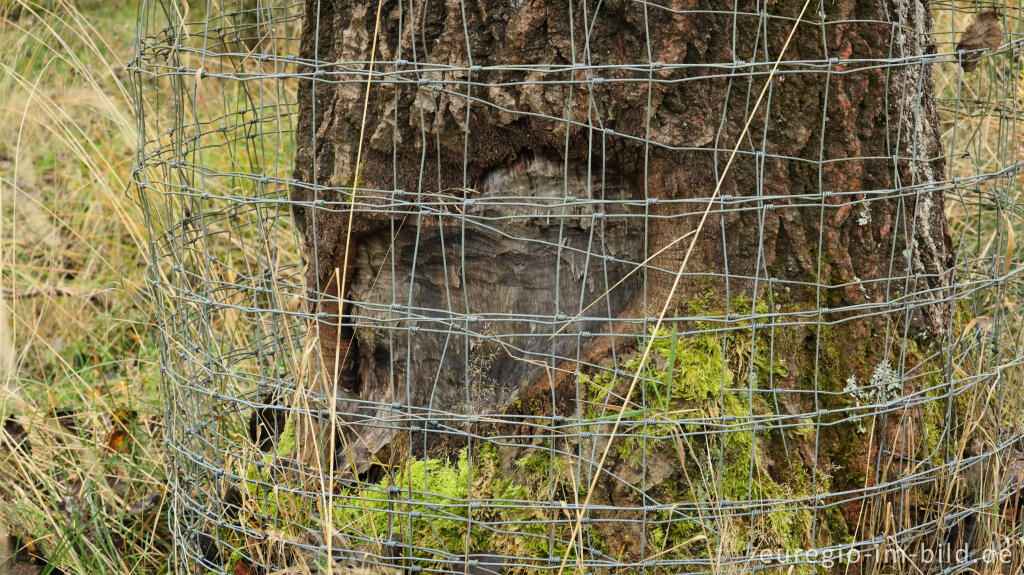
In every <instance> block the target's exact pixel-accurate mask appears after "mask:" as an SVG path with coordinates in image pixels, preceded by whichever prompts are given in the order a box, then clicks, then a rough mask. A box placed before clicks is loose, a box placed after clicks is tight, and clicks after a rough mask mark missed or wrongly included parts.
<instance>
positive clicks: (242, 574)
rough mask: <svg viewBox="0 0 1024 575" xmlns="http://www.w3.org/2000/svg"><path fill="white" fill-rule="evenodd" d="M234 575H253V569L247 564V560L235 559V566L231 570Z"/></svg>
mask: <svg viewBox="0 0 1024 575" xmlns="http://www.w3.org/2000/svg"><path fill="white" fill-rule="evenodd" d="M231 573H232V575H252V569H250V568H249V566H248V565H246V564H245V561H244V560H242V559H239V560H238V561H235V568H234V569H232V570H231Z"/></svg>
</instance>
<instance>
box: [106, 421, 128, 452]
mask: <svg viewBox="0 0 1024 575" xmlns="http://www.w3.org/2000/svg"><path fill="white" fill-rule="evenodd" d="M126 443H128V432H127V431H125V430H124V429H122V428H120V427H115V428H114V429H111V430H110V435H108V436H107V449H109V450H110V451H113V452H114V453H117V452H118V451H121V450H122V449H124V446H125V444H126Z"/></svg>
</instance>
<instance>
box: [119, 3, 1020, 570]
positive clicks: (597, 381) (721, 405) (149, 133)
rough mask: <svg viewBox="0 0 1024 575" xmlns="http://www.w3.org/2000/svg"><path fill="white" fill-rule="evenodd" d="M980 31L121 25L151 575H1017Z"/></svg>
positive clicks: (989, 102)
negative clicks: (163, 515)
mask: <svg viewBox="0 0 1024 575" xmlns="http://www.w3.org/2000/svg"><path fill="white" fill-rule="evenodd" d="M993 8H994V9H993ZM986 14H988V16H986ZM1021 17H1022V13H1021V9H1020V7H1017V6H1014V5H1012V4H1006V5H995V6H990V5H985V6H982V5H977V4H969V3H949V2H933V3H932V4H931V5H928V4H927V3H924V4H921V3H916V2H907V1H906V0H895V1H892V2H885V1H880V2H876V3H858V2H834V3H824V4H819V3H814V2H810V1H807V2H802V1H801V2H774V3H760V2H737V3H734V4H731V5H728V6H726V5H724V4H718V5H716V4H714V3H707V4H704V3H699V2H670V3H667V4H658V3H653V2H614V1H608V0H603V1H601V0H599V1H596V2H589V1H571V2H568V3H551V4H547V3H530V2H512V3H492V2H488V1H486V0H481V1H480V2H476V3H460V2H455V1H454V0H453V1H445V2H440V1H435V2H432V3H431V2H427V1H421V0H410V1H409V2H392V1H390V0H389V1H383V0H381V1H380V2H378V3H376V4H374V3H366V4H357V3H351V2H342V1H340V0H338V1H330V0H308V1H307V2H305V3H303V2H296V3H285V2H282V3H275V2H272V1H270V0H239V1H237V2H234V3H232V2H221V3H207V5H206V6H191V5H190V4H189V3H186V2H178V1H176V0H145V1H144V2H142V3H141V4H140V24H139V43H138V51H137V54H136V56H135V58H134V59H133V60H132V61H131V62H130V63H129V64H128V68H129V70H130V71H131V72H132V76H133V79H134V86H135V94H136V99H137V102H138V109H137V111H138V117H139V124H138V129H139V132H140V135H141V137H140V142H142V145H141V148H140V150H139V161H138V167H137V169H136V172H135V177H134V181H135V183H136V193H137V195H138V196H137V197H138V201H139V203H140V205H141V207H142V208H143V210H144V212H145V214H146V217H147V222H148V228H149V232H150V239H151V249H152V252H151V254H150V257H151V261H152V265H151V267H150V279H151V282H152V285H153V289H154V293H155V295H156V297H157V300H158V302H159V304H160V306H159V307H160V309H161V316H160V318H159V327H160V333H161V339H162V344H163V347H162V348H163V358H162V360H163V368H164V378H165V390H166V399H167V411H166V423H167V427H166V444H167V449H168V451H169V454H170V476H169V477H170V479H169V485H168V489H169V491H170V492H171V493H172V494H173V497H172V503H171V528H172V531H173V533H174V536H175V538H176V540H175V551H174V557H173V559H172V562H173V565H172V569H173V570H174V571H175V572H179V573H204V572H215V573H226V572H233V573H252V572H267V573H270V572H348V573H352V572H374V573H376V572H380V573H398V572H432V573H477V574H480V573H540V572H549V573H562V572H564V571H566V570H569V571H573V572H578V573H588V574H589V573H613V572H614V573H623V572H641V573H648V572H649V573H668V572H686V573H720V572H736V571H755V570H769V571H776V572H785V573H810V572H826V571H832V570H836V571H838V570H841V571H842V572H852V573H875V572H910V571H916V570H920V571H921V572H956V571H959V570H963V569H976V570H978V571H982V572H1005V571H1004V570H1005V569H1013V568H1019V565H1020V562H1021V560H1022V558H1021V552H1020V549H1019V541H1020V540H1019V539H1018V538H1019V537H1020V536H1021V530H1020V528H1019V526H1018V524H1017V508H1018V505H1017V494H1018V492H1019V490H1020V483H1019V481H1018V476H1019V474H1020V473H1021V472H1022V470H1024V453H1022V451H1021V449H1022V446H1021V444H1020V440H1021V438H1022V433H1024V431H1022V428H1021V423H1022V421H1021V415H1022V412H1024V410H1022V405H1021V401H1020V393H1021V391H1022V388H1024V382H1022V378H1021V373H1020V371H1019V368H1018V366H1017V364H1018V363H1019V360H1020V358H1021V352H1022V348H1021V342H1020V338H1021V330H1020V326H1021V318H1020V311H1019V308H1018V304H1019V301H1020V300H1019V295H1020V289H1021V270H1022V267H1021V266H1022V261H1021V257H1020V255H1019V254H1018V253H1017V251H1016V250H1015V249H1014V245H1015V244H1014V238H1015V233H1014V230H1015V229H1019V228H1020V222H1021V209H1020V207H1019V205H1018V204H1017V203H1016V199H1017V196H1018V194H1019V193H1020V190H1021V183H1020V180H1019V177H1018V172H1019V166H1020V163H1021V161H1022V157H1021V154H1020V141H1019V135H1018V133H1017V125H1018V122H1019V121H1020V118H1021V110H1020V107H1021V105H1022V100H1024V89H1022V88H1021V47H1022V38H1024V34H1022V32H1024V25H1022V19H1021ZM972 22H973V23H974V24H975V25H974V26H973V27H971V28H969V27H968V26H969V25H971V24H972ZM985 26H987V28H985V29H983V27H985ZM972 30H973V31H972ZM994 30H998V34H996V33H995V32H994ZM972 34H973V36H971V35H972ZM994 36H997V37H995V39H994V40H993V37H994ZM972 37H973V38H974V41H975V43H974V44H971V43H970V42H968V40H969V39H970V38H972ZM975 46H976V48H975ZM1014 566H1016V567H1014Z"/></svg>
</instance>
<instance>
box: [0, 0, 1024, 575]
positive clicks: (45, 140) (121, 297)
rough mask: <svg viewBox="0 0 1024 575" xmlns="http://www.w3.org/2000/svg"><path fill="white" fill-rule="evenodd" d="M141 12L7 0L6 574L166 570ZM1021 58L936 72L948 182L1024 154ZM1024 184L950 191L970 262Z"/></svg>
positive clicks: (1009, 238) (977, 323) (2, 523)
mask: <svg viewBox="0 0 1024 575" xmlns="http://www.w3.org/2000/svg"><path fill="white" fill-rule="evenodd" d="M135 10H136V4H135V3H131V2H128V3H120V2H107V1H104V0H87V1H83V0H80V1H77V2H69V1H68V0H52V1H50V2H47V3H46V6H45V7H43V6H38V5H35V4H25V3H23V2H22V1H21V0H0V11H6V14H7V15H6V16H5V17H4V18H3V20H0V270H2V274H0V296H2V298H0V421H2V422H3V431H2V432H0V442H2V446H0V572H2V571H3V562H4V561H5V559H10V557H7V555H11V556H14V559H15V560H16V561H17V563H18V564H19V565H20V567H19V568H20V569H24V570H25V571H24V572H26V573H32V572H45V571H46V570H49V569H53V571H52V572H65V573H135V572H160V571H162V570H165V569H166V565H167V553H168V552H169V549H170V542H169V541H168V536H167V532H166V529H167V527H166V512H165V509H166V506H165V499H164V491H163V490H164V487H165V484H164V481H163V475H162V474H163V466H162V464H163V457H164V452H163V448H162V444H161V441H162V429H161V424H160V421H161V406H160V402H159V391H160V388H159V386H160V380H159V360H160V358H159V347H158V344H157V342H156V338H155V333H154V331H155V330H154V329H153V328H152V326H151V325H150V322H151V318H152V317H153V316H154V314H153V312H154V310H153V309H152V306H153V304H152V303H151V301H152V300H151V299H150V296H149V294H148V292H147V287H146V283H145V276H144V273H145V262H144V254H145V253H146V247H145V245H144V237H143V236H144V229H145V223H144V221H143V220H142V215H141V212H140V210H139V209H138V207H137V206H136V205H135V203H134V202H133V200H132V194H133V193H134V191H133V190H132V189H131V188H130V186H129V175H130V171H131V167H132V162H133V161H134V159H135V152H136V148H137V142H136V126H135V120H134V119H133V118H132V117H131V110H132V109H133V104H132V102H131V98H130V91H129V89H128V87H127V86H126V76H125V74H124V73H123V71H122V70H123V66H124V62H125V61H126V60H127V59H129V58H130V57H131V54H132V52H133V49H134V48H133V41H134V38H135V33H136V22H135V20H136V14H135ZM1013 10H1014V12H1013V13H1012V14H1011V15H1012V16H1014V17H1016V20H1014V22H1016V25H1017V26H1020V17H1021V16H1022V15H1021V13H1020V12H1021V9H1020V8H1014V9H1013ZM969 13H970V10H969V9H965V10H964V11H963V12H959V13H958V14H957V15H956V22H955V27H954V26H953V24H954V22H953V21H952V13H951V11H950V9H949V8H948V6H947V7H942V6H938V7H936V16H937V24H936V29H937V30H939V31H940V32H939V33H938V34H937V38H936V40H937V42H938V47H937V50H938V51H939V52H948V51H950V50H951V49H952V46H953V45H954V44H955V41H956V36H955V35H954V34H953V33H952V32H950V30H953V29H955V30H963V29H964V28H965V27H966V25H967V23H968V20H969V16H968V14H969ZM1011 37H1014V38H1015V37H1019V36H1011ZM1019 58H1020V52H1019V50H1018V51H1017V52H1016V53H1008V54H1002V55H999V56H997V57H996V58H993V59H991V60H990V61H986V62H983V63H982V65H981V66H980V67H979V71H978V72H977V73H975V74H973V75H971V76H970V77H964V78H962V81H961V78H960V76H959V75H958V71H957V67H956V66H955V65H954V64H943V65H940V66H937V67H936V77H937V83H938V87H939V94H938V95H939V98H940V102H941V105H942V107H943V109H944V124H943V127H944V130H945V131H946V133H945V139H946V141H947V144H949V145H951V146H952V149H951V150H950V152H951V153H956V154H957V155H956V156H955V157H954V158H953V159H952V162H953V174H954V175H955V176H958V177H963V178H968V177H971V176H974V175H977V174H983V173H990V172H993V171H997V170H999V169H1000V168H1006V167H1007V165H1008V164H1009V163H1010V162H1011V161H1012V160H1013V159H1020V158H1021V157H1024V156H1022V154H1021V150H1020V146H1022V145H1024V144H1022V143H1021V135H1020V134H1019V133H1018V132H1015V129H1016V128H1017V125H1016V124H1017V123H1018V121H1019V115H1020V112H1019V110H1020V108H1021V107H1022V106H1024V88H1022V87H1021V85H1022V81H1021V76H1020V74H1021V64H1022V63H1021V62H1020V61H1019V60H1015V59H1019ZM222 103H223V102H222V101H218V102H217V104H222ZM963 152H966V154H963ZM224 159H225V161H229V159H228V158H224ZM284 163H285V164H287V163H290V159H288V160H286V161H285V162H284ZM1020 193H1021V183H1020V182H1019V181H1015V180H1012V179H1005V180H994V181H992V182H988V183H985V184H983V185H980V186H975V187H971V188H966V189H964V190H963V194H962V197H961V198H954V201H951V202H950V203H949V213H948V215H949V218H950V222H951V226H952V227H951V229H952V231H953V233H954V237H955V239H956V241H958V242H959V244H960V245H961V246H962V247H963V248H964V249H965V250H967V251H968V252H969V253H972V254H976V255H975V259H976V261H977V266H978V267H977V271H978V273H979V274H982V273H983V274H985V275H988V276H991V275H992V272H993V269H992V266H997V267H998V266H1004V269H1005V270H1007V271H1009V270H1010V269H1012V268H1013V267H1016V266H1018V265H1019V264H1020V261H1021V256H1020V255H1019V254H1018V253H1017V252H1019V251H1020V250H1017V249H1016V248H1015V238H1021V237H1022V235H1021V233H1024V230H1022V229H1020V228H1018V229H1017V230H1016V231H1017V233H1016V234H1015V233H1014V228H1013V225H1014V224H1016V225H1019V223H1020V222H1021V221H1022V217H1021V213H1020V206H1019V204H1018V202H1019V199H1020ZM1019 242H1020V240H1017V243H1019ZM992 254H997V255H1000V256H1002V257H997V258H993V257H991V256H992ZM238 257H239V258H240V259H241V260H244V259H245V258H246V254H239V256H238ZM997 271H998V270H997ZM977 304H978V305H977V308H976V310H975V312H974V314H975V319H974V320H972V324H971V327H973V328H974V329H977V330H981V329H986V326H988V325H991V324H992V323H993V322H996V321H997V320H998V321H999V322H1002V321H1003V320H1001V319H1000V318H1001V317H1005V318H1008V320H1009V321H1008V323H1007V324H1006V325H1009V326H1018V325H1020V320H1019V315H1020V313H1021V310H1020V309H1019V308H1018V306H1017V299H1016V295H1015V294H1013V293H1009V294H1006V298H1005V300H1004V301H999V302H997V301H995V300H987V301H979V302H977ZM223 321H231V318H229V317H225V318H223ZM1018 331H1019V330H1018ZM1018 337H1024V335H1019V336H1018ZM1007 373H1008V374H1013V377H1019V375H1018V374H1016V372H1014V371H1012V370H1011V371H1008V372H1007ZM58 570H59V571H58Z"/></svg>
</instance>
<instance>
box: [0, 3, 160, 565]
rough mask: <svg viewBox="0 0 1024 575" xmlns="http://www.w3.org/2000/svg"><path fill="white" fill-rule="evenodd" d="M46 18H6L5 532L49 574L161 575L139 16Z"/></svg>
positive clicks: (93, 6) (109, 13) (32, 11)
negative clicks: (131, 91) (139, 205)
mask: <svg viewBox="0 0 1024 575" xmlns="http://www.w3.org/2000/svg"><path fill="white" fill-rule="evenodd" d="M5 3H7V4H9V2H5ZM48 5H49V7H50V8H49V9H44V8H41V7H38V6H31V5H23V6H20V7H19V12H20V14H19V16H20V17H19V18H17V19H5V20H3V21H0V92H2V93H3V94H4V98H3V100H2V103H0V142H3V144H2V145H0V268H2V275H0V289H2V294H3V297H2V300H0V303H2V305H0V351H2V354H0V376H2V379H0V419H3V420H5V421H7V420H8V418H13V420H14V421H16V422H17V423H18V424H20V426H22V427H23V428H24V429H25V430H26V433H27V436H26V442H27V445H28V448H29V449H30V450H31V451H30V452H25V451H17V452H15V453H14V454H13V456H12V455H11V454H10V453H9V451H8V450H6V449H2V448H0V458H2V459H3V461H0V467H3V468H4V469H5V472H4V473H3V475H4V476H5V477H4V481H3V484H0V517H2V518H3V520H4V521H3V523H5V524H6V530H7V531H8V533H0V536H4V537H6V536H8V535H9V536H13V537H14V542H15V548H14V549H11V551H12V552H17V553H19V555H20V559H21V560H22V562H25V561H35V562H37V563H40V562H43V561H41V559H40V558H43V557H45V565H46V566H47V567H46V568H47V569H49V568H50V567H49V566H53V567H59V568H60V569H61V570H63V571H65V572H71V573H129V572H159V571H161V570H163V569H165V565H166V554H167V553H168V551H169V548H170V544H169V542H168V538H167V534H166V522H165V516H164V510H165V500H164V499H163V497H162V494H163V489H164V481H163V479H164V475H163V461H164V454H163V449H162V445H161V443H160V423H159V422H160V420H161V417H160V413H161V406H160V401H159V365H158V360H159V358H158V353H157V349H156V348H155V346H154V345H153V342H154V339H153V333H152V329H151V326H150V321H151V317H152V315H153V314H152V309H150V307H151V306H150V305H149V303H148V302H149V298H148V295H147V293H146V288H145V283H144V276H143V271H144V266H145V262H144V261H143V259H142V257H141V254H142V253H144V252H143V251H142V246H143V244H142V241H143V240H142V238H143V234H142V230H143V228H142V226H141V220H140V217H139V214H138V212H137V210H136V209H135V207H134V205H133V204H132V202H131V200H130V199H129V197H128V196H127V195H126V193H125V192H126V190H127V184H128V181H129V180H128V175H129V173H130V170H131V165H132V162H133V160H134V154H135V126H134V123H133V120H132V117H131V105H130V101H129V99H128V97H127V95H128V92H127V89H126V86H125V84H124V78H125V75H124V74H123V72H122V71H121V67H122V66H123V62H125V61H126V60H127V59H128V58H129V57H130V55H131V51H132V44H133V41H134V36H135V4H134V3H130V2H125V3H121V2H114V3H110V2H103V1H101V0H95V1H91V2H78V3H76V4H75V5H70V4H67V3H63V2H49V3H48ZM4 440H5V443H7V445H5V447H9V441H10V440H11V436H10V435H7V436H5V437H4Z"/></svg>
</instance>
